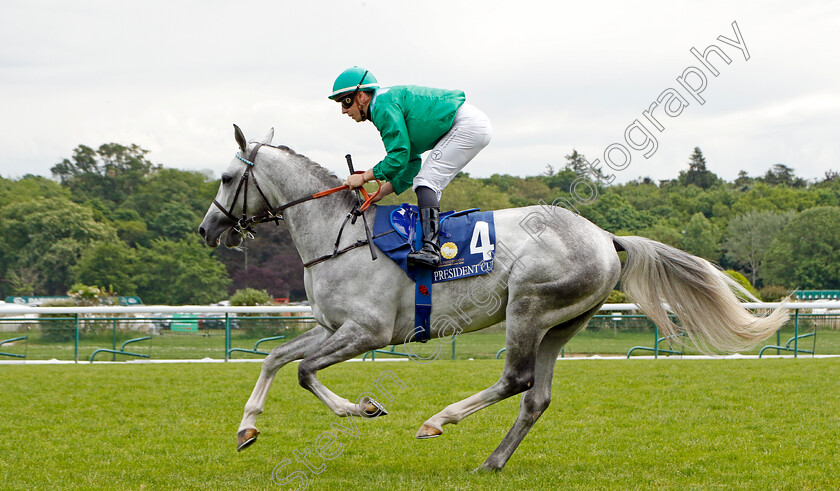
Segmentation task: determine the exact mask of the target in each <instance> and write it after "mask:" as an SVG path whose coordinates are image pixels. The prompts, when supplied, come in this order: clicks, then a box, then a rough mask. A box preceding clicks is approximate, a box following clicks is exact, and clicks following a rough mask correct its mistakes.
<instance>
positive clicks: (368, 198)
mask: <svg viewBox="0 0 840 491" xmlns="http://www.w3.org/2000/svg"><path fill="white" fill-rule="evenodd" d="M364 173H365V171H361V170H357V171H356V172H354V173H353V174H364ZM373 180H374V181H376V185H377V188H376V192H375V193H373V194H372V195H369V194H368V192H367V189H365V187H364V186H362V187H361V188H360V189H361V190H362V195H363V196H364V197H365V202H364V203H362V206H361V207H359V210H360V211H365V210H367V209H368V208H369V207H370V205H371V204H372V203H373V199H374V198H376V197H377V196H379V193H380V192H381V191H382V183H381V182H380V181H379V179H376V178H373ZM368 182H372V181H368Z"/></svg>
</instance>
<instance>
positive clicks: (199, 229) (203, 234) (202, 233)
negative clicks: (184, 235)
mask: <svg viewBox="0 0 840 491" xmlns="http://www.w3.org/2000/svg"><path fill="white" fill-rule="evenodd" d="M198 233H199V234H200V235H201V236H202V237H205V234H206V233H207V232H205V230H204V227H198Z"/></svg>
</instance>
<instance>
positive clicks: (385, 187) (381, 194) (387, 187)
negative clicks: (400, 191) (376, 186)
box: [370, 182, 394, 203]
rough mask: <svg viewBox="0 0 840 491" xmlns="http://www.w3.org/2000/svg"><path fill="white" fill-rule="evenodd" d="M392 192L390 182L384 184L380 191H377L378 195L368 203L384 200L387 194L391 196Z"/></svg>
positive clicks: (392, 188)
mask: <svg viewBox="0 0 840 491" xmlns="http://www.w3.org/2000/svg"><path fill="white" fill-rule="evenodd" d="M393 192H394V186H392V185H391V183H390V182H386V183H385V184H383V185H382V190H381V191H379V194H377V195H376V196H375V197H374V198H373V199H372V200H371V201H370V202H371V203H376V202H377V201H379V200H381V199H382V198H384V197H385V196H388V195H389V194H391V193H393Z"/></svg>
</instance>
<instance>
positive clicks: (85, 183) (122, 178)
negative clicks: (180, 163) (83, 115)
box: [50, 143, 160, 208]
mask: <svg viewBox="0 0 840 491" xmlns="http://www.w3.org/2000/svg"><path fill="white" fill-rule="evenodd" d="M147 153H149V151H148V150H144V149H142V148H140V147H138V146H137V145H134V144H132V145H131V146H129V147H126V146H123V145H120V144H119V143H106V144H103V145H100V146H99V148H98V149H96V150H94V149H93V148H91V147H88V146H86V145H79V146H78V147H76V148H75V149H74V150H73V157H72V158H71V159H64V160H62V161H61V162H59V163H58V164H56V165H54V166H53V167H52V169H50V171H51V172H52V173H53V175H54V176H55V177H57V178H59V180H60V181H61V183H62V184H64V185H66V186H67V187H68V188H69V189H70V191H71V192H72V193H73V197H74V199H75V200H76V201H78V202H84V201H86V200H88V199H90V198H99V199H101V200H103V201H105V202H107V203H110V204H111V208H114V207H116V205H118V204H120V203H122V202H123V201H124V200H125V199H126V198H127V197H128V196H130V195H131V194H132V192H133V191H134V187H135V186H136V185H137V183H139V182H140V181H141V179H142V178H143V177H144V176H146V175H147V174H149V173H150V172H152V171H153V170H154V169H156V168H159V167H160V166H157V167H156V166H155V165H154V164H152V163H151V162H149V161H148V160H147V159H146V154H147Z"/></svg>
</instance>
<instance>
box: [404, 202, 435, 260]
mask: <svg viewBox="0 0 840 491" xmlns="http://www.w3.org/2000/svg"><path fill="white" fill-rule="evenodd" d="M420 225H421V226H422V227H423V247H422V248H421V249H419V250H416V251H414V252H412V253H410V254H409V255H408V265H409V267H411V266H419V267H423V268H437V267H438V265H439V264H440V246H439V245H438V236H440V208H420Z"/></svg>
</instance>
